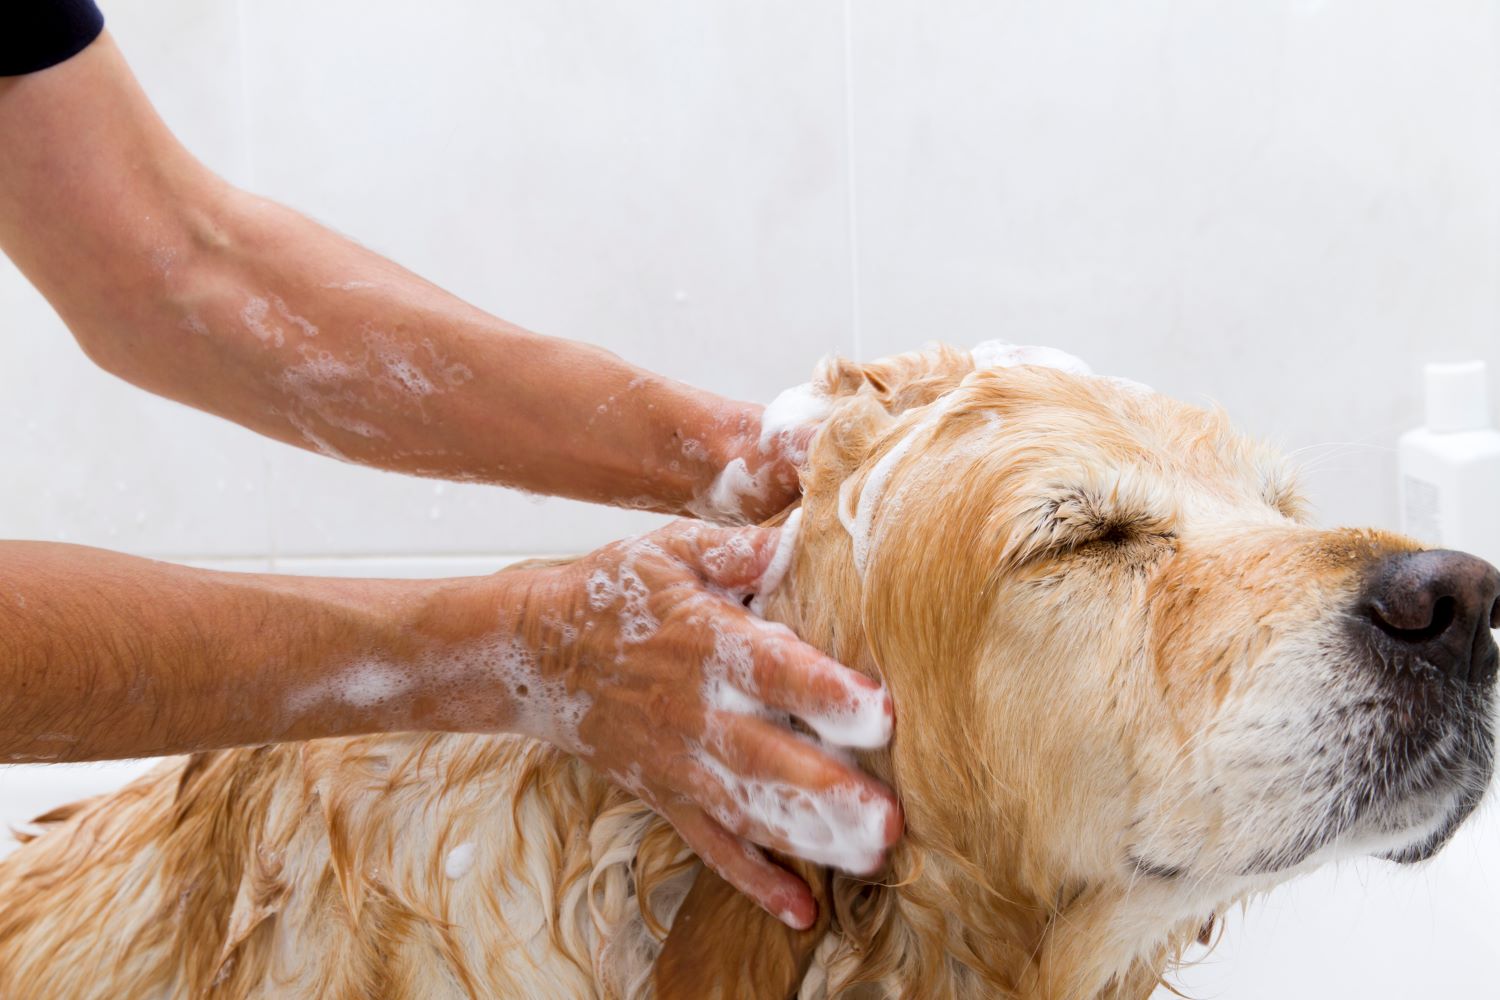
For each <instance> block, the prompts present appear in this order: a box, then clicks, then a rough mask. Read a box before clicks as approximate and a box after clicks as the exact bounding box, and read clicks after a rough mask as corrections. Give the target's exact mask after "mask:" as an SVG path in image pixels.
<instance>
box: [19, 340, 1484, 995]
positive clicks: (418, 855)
mask: <svg viewBox="0 0 1500 1000" xmlns="http://www.w3.org/2000/svg"><path fill="white" fill-rule="evenodd" d="M973 369H974V363H973V361H972V360H971V358H970V356H969V355H968V354H966V353H960V352H957V351H952V350H949V349H932V350H928V351H925V352H921V353H917V354H910V355H903V356H900V357H898V358H894V359H890V360H888V361H886V362H881V363H876V364H873V365H864V366H860V365H854V364H850V363H847V362H838V361H834V362H828V363H825V365H824V366H823V367H822V368H821V369H820V371H819V374H818V380H817V384H818V385H819V387H820V388H821V389H822V390H823V391H824V392H826V393H827V394H828V395H829V396H830V397H832V399H833V401H834V408H833V413H832V415H831V416H830V418H829V419H828V421H827V422H826V424H825V425H824V428H823V430H822V431H820V433H819V435H818V436H817V438H816V439H815V441H814V444H813V448H812V451H811V453H810V456H809V461H808V464H807V467H806V469H805V470H804V488H805V499H804V501H803V509H804V516H803V519H802V527H801V530H800V533H799V536H798V546H797V557H796V562H795V564H794V568H793V571H792V573H791V574H790V575H789V577H788V578H787V579H786V581H785V582H784V583H783V584H782V586H781V587H780V588H779V589H778V590H777V591H776V592H775V593H774V594H772V595H770V597H769V600H768V601H767V604H766V609H767V617H770V618H774V619H776V620H779V621H782V622H785V623H786V624H788V625H790V626H792V627H793V628H794V629H795V630H796V631H797V632H798V633H799V634H800V635H801V636H803V637H804V638H806V639H807V640H808V641H810V642H812V643H814V644H815V645H817V646H819V647H821V648H822V649H824V650H826V651H827V652H829V653H830V654H832V655H833V656H835V657H837V658H838V659H840V660H841V661H843V662H845V663H847V664H850V665H851V666H853V667H855V668H857V669H861V670H864V671H866V672H869V673H871V674H873V675H876V676H879V677H881V678H882V679H883V680H884V681H885V682H886V683H887V684H888V685H889V687H890V690H891V693H892V695H893V698H894V701H895V704H896V708H897V715H898V719H897V733H896V738H895V740H894V742H893V744H892V746H891V748H890V750H889V751H882V752H878V753H869V754H864V755H862V761H863V763H864V765H865V766H866V767H867V768H868V769H869V770H870V771H871V772H873V773H875V774H876V775H878V776H880V777H882V778H883V779H885V780H887V781H889V782H890V783H891V784H892V785H893V786H894V787H895V788H896V789H897V790H898V793H899V795H900V797H901V800H902V803H903V808H904V810H905V815H906V821H907V835H906V838H905V840H904V841H903V842H902V843H901V844H900V845H899V846H898V847H897V848H896V849H895V850H894V851H893V853H892V855H891V858H890V863H889V866H888V869H887V870H886V872H885V873H884V874H883V876H882V877H881V878H880V879H879V880H878V881H869V880H864V879H858V878H854V877H850V876H847V875H843V874H833V875H829V874H827V873H823V872H816V871H812V870H811V869H809V868H807V867H806V866H799V870H801V871H803V872H804V873H805V874H807V875H808V876H809V877H810V878H811V880H812V884H813V886H814V889H815V892H816V894H817V895H818V896H819V899H820V902H821V904H822V905H821V910H822V915H821V918H820V923H819V925H818V927H817V928H815V929H814V930H813V931H812V932H808V933H804V934H797V933H795V932H792V931H790V930H788V929H786V928H784V927H782V926H781V925H780V924H779V923H777V922H776V921H775V920H773V919H772V918H770V917H768V916H765V915H764V914H761V913H760V911H758V910H757V909H755V908H754V906H753V905H751V904H750V903H749V902H748V901H746V900H745V899H744V898H742V897H740V896H738V895H736V894H734V893H733V892H732V891H730V890H728V889H727V887H726V886H725V885H724V884H723V883H722V882H719V881H718V880H717V878H716V877H714V876H712V875H711V874H708V873H707V872H705V871H704V870H703V868H702V867H701V865H699V864H698V863H697V862H696V860H695V859H694V858H693V857H692V856H691V855H690V854H689V853H688V852H687V851H686V850H685V849H684V847H683V846H682V844H681V842H680V841H679V840H678V838H677V837H676V835H675V833H674V832H673V831H672V830H671V828H670V827H669V826H667V825H666V824H665V823H664V822H663V821H662V820H660V819H658V818H657V817H656V816H655V815H653V814H652V813H651V812H650V811H649V810H648V809H647V808H646V807H645V806H643V805H642V804H641V803H640V802H639V801H637V800H636V799H635V798H633V797H632V796H631V795H629V794H627V793H625V792H623V791H621V790H619V789H617V788H615V787H613V786H611V785H609V784H608V783H607V782H606V781H604V780H603V779H601V778H600V777H598V776H597V775H595V774H593V773H592V772H591V771H590V770H589V769H588V768H587V767H585V766H583V765H581V764H579V763H578V762H576V761H575V760H573V759H571V758H569V757H566V756H564V755H562V754H560V753H558V752H555V751H554V750H552V749H550V748H548V747H546V746H544V745H540V744H538V743H535V742H531V741H527V740H523V739H518V738H512V737H485V736H465V735H391V736H372V737H365V738H357V739H342V740H326V741H318V742H313V743H306V744H293V745H283V746H269V747H258V748H253V749H243V750H233V751H226V752H219V753H208V754H199V755H195V756H193V757H191V758H186V759H178V760H173V761H171V762H168V763H165V764H163V765H162V766H161V767H160V768H159V769H157V770H156V771H154V772H153V773H152V774H150V775H148V776H147V777H145V778H143V779H141V780H139V781H137V782H135V783H134V784H132V785H130V786H129V787H127V788H125V789H124V790H122V791H120V792H118V793H115V794H113V795H108V796H104V797H101V798H99V799H95V800H92V801H90V802H87V803H84V804H81V805H78V806H74V807H70V808H67V809H63V810H59V811H57V812H55V813H53V814H51V815H50V816H48V817H44V818H43V821H42V822H43V823H44V826H45V827H46V830H45V832H44V833H43V834H42V835H41V836H39V837H38V838H36V839H35V840H33V841H32V842H30V843H29V844H27V845H25V846H23V847H22V848H20V849H19V850H18V851H17V852H16V853H15V854H14V855H13V856H12V857H11V858H9V859H8V860H7V861H5V862H4V863H3V864H0V996H4V997H68V998H101V1000H102V998H109V1000H143V998H157V997H161V998H166V997H199V996H204V997H214V998H219V997H222V998H250V997H254V998H272V997H275V998H355V997H412V998H423V1000H428V998H445V997H490V996H504V997H513V996H533V997H562V996H591V995H605V996H639V995H644V994H649V993H652V992H655V993H657V994H658V995H661V996H675V997H703V996H711V995H723V996H786V995H789V994H797V995H800V996H803V997H823V996H829V995H861V996H863V995H871V996H902V997H906V996H934V997H958V996H972V997H996V996H999V997H1026V998H1053V1000H1080V998H1089V997H1096V998H1121V1000H1124V998H1142V997H1145V996H1147V995H1148V994H1149V993H1150V992H1151V991H1152V989H1153V988H1154V987H1155V986H1156V984H1157V983H1158V982H1159V980H1160V978H1161V976H1162V975H1163V974H1164V972H1165V971H1166V970H1167V969H1169V967H1170V966H1171V964H1172V962H1173V960H1174V959H1175V958H1176V957H1177V956H1179V955H1180V953H1181V952H1182V950H1183V948H1184V947H1185V946H1186V945H1187V944H1189V943H1190V942H1191V941H1193V940H1194V939H1195V938H1197V937H1198V936H1199V934H1200V932H1201V931H1202V930H1203V929H1204V928H1205V925H1206V924H1208V923H1210V922H1211V921H1212V918H1213V914H1214V913H1215V912H1216V911H1218V910H1219V909H1220V908H1221V907H1224V906H1226V905H1228V904H1230V903H1231V902H1232V901H1234V900H1236V899H1240V898H1243V897H1245V896H1246V895H1247V894H1249V893H1252V892H1256V891H1260V890H1263V889H1265V888H1268V887H1270V886H1271V885H1273V884H1275V883H1278V882H1280V881H1284V880H1285V879H1287V878H1289V877H1290V876H1291V875H1293V874H1295V873H1297V872H1300V871H1304V870H1306V869H1307V868H1309V867H1311V866H1313V865H1316V864H1320V863H1322V862H1324V861H1326V860H1328V859H1330V858H1332V857H1336V856H1341V855H1347V854H1355V853H1369V852H1372V851H1374V852H1395V853H1397V854H1401V855H1402V856H1403V857H1413V856H1422V855H1426V854H1429V853H1431V851H1433V850H1436V848H1437V847H1438V846H1440V844H1441V842H1442V841H1443V839H1445V837H1446V836H1447V835H1448V834H1449V833H1451V830H1452V827H1453V825H1455V823H1456V822H1457V820H1458V819H1460V818H1461V817H1462V815H1463V814H1464V813H1466V812H1467V810H1468V809H1469V808H1472V805H1473V802H1474V800H1475V798H1476V797H1477V795H1478V794H1479V792H1480V790H1481V789H1482V787H1483V785H1484V783H1485V781H1486V780H1487V777H1488V771H1489V752H1490V750H1489V746H1490V731H1489V724H1488V722H1487V721H1484V720H1486V719H1487V718H1488V708H1489V703H1488V697H1489V694H1488V692H1487V691H1486V692H1484V693H1483V694H1482V695H1480V694H1475V695H1474V698H1475V699H1476V702H1475V704H1473V705H1463V706H1458V707H1456V708H1454V709H1453V710H1452V712H1451V713H1450V714H1449V716H1444V720H1445V721H1444V722H1443V726H1445V727H1446V728H1445V729H1444V730H1443V734H1444V735H1442V737H1441V738H1440V739H1437V740H1436V742H1435V743H1434V745H1433V746H1432V747H1430V748H1429V750H1430V753H1428V754H1427V757H1424V758H1422V759H1418V755H1417V754H1415V752H1414V751H1411V750H1410V747H1409V746H1408V747H1407V750H1406V751H1403V753H1405V756H1403V757H1401V759H1400V760H1396V759H1395V758H1392V757H1390V754H1389V753H1388V752H1387V749H1386V747H1387V744H1389V743H1390V741H1391V740H1393V739H1395V736H1394V735H1393V734H1394V733H1395V731H1396V728H1397V722H1395V721H1394V720H1393V710H1392V708H1391V707H1390V706H1389V705H1387V704H1386V703H1385V702H1384V701H1382V698H1383V695H1382V694H1381V693H1380V690H1379V689H1378V688H1379V685H1378V683H1377V680H1376V679H1375V676H1374V675H1375V670H1374V666H1373V665H1372V663H1371V662H1369V661H1370V655H1369V653H1368V650H1366V649H1362V648H1361V647H1360V645H1359V643H1358V642H1357V641H1356V640H1355V639H1353V638H1350V632H1349V622H1348V618H1349V609H1350V608H1351V607H1352V606H1354V604H1355V602H1356V601H1357V599H1358V594H1359V590H1360V587H1361V585H1362V580H1363V578H1364V575H1365V573H1366V572H1367V570H1368V568H1369V567H1370V566H1371V565H1373V563H1374V562H1375V561H1376V560H1377V559H1379V558H1381V557H1382V556H1384V555H1387V554H1389V553H1393V552H1398V551H1405V550H1409V549H1411V548H1414V547H1415V546H1414V543H1412V542H1409V541H1407V540H1404V539H1401V538H1398V537H1394V536H1391V535H1388V534H1384V533H1381V532H1377V531H1362V530H1340V531H1324V530H1318V529H1316V528H1313V527H1310V526H1309V525H1307V524H1306V523H1305V520H1304V518H1303V513H1302V510H1301V505H1300V503H1299V501H1298V498H1297V493H1296V490H1295V488H1294V486H1293V484H1292V482H1291V480H1290V479H1289V478H1288V475H1287V473H1286V471H1285V470H1284V468H1283V466H1282V464H1281V462H1280V460H1279V459H1278V458H1277V457H1276V456H1275V455H1274V454H1273V453H1272V452H1270V451H1268V450H1266V449H1264V448H1262V447H1260V446H1257V445H1255V444H1252V443H1249V442H1247V441H1245V440H1243V439H1242V438H1240V437H1238V436H1236V435H1235V434H1233V433H1232V432H1231V431H1230V429H1229V427H1228V426H1227V424H1226V422H1225V420H1224V418H1223V417H1222V416H1221V415H1220V414H1218V413H1216V412H1209V411H1204V410H1201V409H1197V408H1194V407H1190V406H1187V405H1184V404H1181V403H1178V402H1176V401H1173V400H1170V399H1167V398H1165V397H1162V396H1159V395H1155V394H1151V393H1149V392H1142V391H1140V390H1138V389H1137V388H1133V387H1131V386H1129V385H1126V384H1123V383H1119V382H1116V381H1113V380H1108V379H1098V378H1089V377H1081V376H1076V375H1070V374H1065V373H1062V372H1058V371H1052V370H1047V369H1042V368H1035V367H1023V368H1008V369H997V370H985V371H974V370H973ZM935 401H937V402H936V403H935ZM883 458H885V459H886V461H885V463H884V465H882V464H881V460H882V459H883ZM886 472H889V473H891V476H890V479H889V481H888V482H885V483H884V487H883V489H881V488H880V485H879V484H878V483H877V485H876V486H875V487H872V488H871V489H869V490H866V489H865V488H864V487H865V486H866V483H867V481H868V480H869V479H870V477H871V476H872V474H874V475H875V476H876V478H877V479H879V478H880V477H881V476H883V475H884V473H886ZM861 503H864V504H868V505H871V506H870V507H869V508H867V510H866V512H865V517H863V518H861V517H860V516H859V509H858V508H859V507H860V505H861ZM875 505H878V507H877V506H875ZM872 511H874V512H875V516H871V512H872ZM866 523H867V524H868V525H869V526H870V528H871V539H870V546H869V549H868V558H867V559H866V560H865V561H864V566H863V572H861V571H860V570H859V569H858V568H856V566H855V565H854V560H853V559H852V558H851V531H850V530H848V528H846V524H847V525H848V526H849V527H852V528H853V529H854V533H858V532H859V531H860V530H862V527H863V526H864V525H865V524H866ZM1481 702H1482V703H1481ZM1391 752H1392V753H1393V752H1394V751H1391ZM1388 758H1389V759H1388ZM1428 758H1430V759H1428ZM1371 761H1374V762H1375V764H1371V763H1370V762H1371ZM1424 761H1425V762H1424ZM1376 765H1379V766H1378V767H1377V766H1376ZM1371 768H1374V770H1371ZM1423 768H1426V769H1427V770H1428V771H1441V772H1442V773H1444V774H1449V775H1453V774H1456V775H1457V777H1456V778H1453V779H1452V780H1449V781H1447V782H1446V783H1444V784H1441V785H1440V786H1439V784H1438V783H1436V781H1435V779H1430V777H1429V779H1422V778H1421V776H1420V774H1419V773H1418V772H1422V769H1423ZM1403 769H1404V770H1403ZM1422 773H1426V772H1422ZM1403 775H1405V776H1404V777H1403ZM465 843H472V844H473V845H475V860H474V864H473V867H472V869H471V870H468V871H467V872H466V873H465V872H462V871H458V872H455V873H454V874H456V875H457V877H450V876H449V875H448V874H445V870H444V869H445V861H446V860H447V859H448V858H449V854H450V852H451V851H452V850H453V849H454V848H455V847H457V846H458V845H460V844H465ZM461 867H462V866H460V868H461ZM663 941H665V944H664V943H663Z"/></svg>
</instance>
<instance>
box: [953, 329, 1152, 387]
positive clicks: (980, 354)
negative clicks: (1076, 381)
mask: <svg viewBox="0 0 1500 1000" xmlns="http://www.w3.org/2000/svg"><path fill="white" fill-rule="evenodd" d="M969 356H970V357H971V358H973V359H974V367H975V368H1017V367H1020V366H1022V365H1035V366H1037V367H1039V368H1055V369H1057V370H1058V371H1062V372H1067V373H1068V374H1069V375H1081V376H1086V377H1089V378H1098V379H1103V380H1104V381H1106V382H1109V383H1111V384H1113V385H1116V386H1118V387H1119V388H1121V389H1123V390H1125V391H1126V392H1130V393H1135V394H1138V395H1150V394H1151V393H1153V392H1154V391H1155V390H1153V389H1152V388H1151V387H1150V386H1149V385H1145V384H1143V383H1141V382H1137V381H1135V380H1134V379H1129V378H1122V377H1120V376H1118V375H1095V374H1094V370H1093V369H1092V368H1091V367H1089V365H1088V363H1087V362H1085V361H1084V360H1083V359H1082V358H1079V357H1076V356H1074V355H1072V354H1069V353H1068V352H1067V351H1060V350H1058V349H1057V348H1055V347H1039V346H1035V345H1019V344H1007V343H1005V342H1004V341H1001V340H986V341H985V342H984V343H982V344H979V345H977V346H976V347H975V348H974V349H973V350H972V351H970V352H969Z"/></svg>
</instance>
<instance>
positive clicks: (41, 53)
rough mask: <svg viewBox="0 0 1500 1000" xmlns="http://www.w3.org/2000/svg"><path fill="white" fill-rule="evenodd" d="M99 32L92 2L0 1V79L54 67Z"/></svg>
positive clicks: (98, 16) (99, 18)
mask: <svg viewBox="0 0 1500 1000" xmlns="http://www.w3.org/2000/svg"><path fill="white" fill-rule="evenodd" d="M103 30H104V15H103V14H101V13H99V8H98V7H96V6H95V5H94V0H0V76H20V75H21V74H22V73H35V72H36V71H37V70H39V69H46V68H47V67H48V66H55V65H57V64H58V63H60V62H62V61H63V60H64V59H70V58H72V57H73V56H76V55H77V54H78V53H80V52H82V51H83V50H84V48H86V47H87V46H88V44H89V42H92V41H93V40H94V39H96V38H98V37H99V32H101V31H103Z"/></svg>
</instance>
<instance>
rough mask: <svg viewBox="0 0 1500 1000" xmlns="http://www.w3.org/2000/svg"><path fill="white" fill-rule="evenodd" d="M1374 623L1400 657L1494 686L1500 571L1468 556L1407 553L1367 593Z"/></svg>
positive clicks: (1392, 559)
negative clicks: (1494, 632)
mask: <svg viewBox="0 0 1500 1000" xmlns="http://www.w3.org/2000/svg"><path fill="white" fill-rule="evenodd" d="M1365 605H1366V608H1367V609H1368V611H1369V613H1370V617H1371V620H1372V621H1373V622H1374V623H1375V625H1376V627H1377V628H1379V629H1380V631H1381V632H1383V633H1384V634H1385V635H1386V637H1387V638H1388V640H1389V642H1390V643H1391V645H1392V647H1393V652H1397V653H1398V654H1405V655H1401V657H1400V658H1401V660H1403V661H1408V662H1421V663H1425V664H1427V665H1428V666H1429V667H1431V668H1433V669H1436V670H1438V671H1440V672H1442V673H1443V674H1446V675H1447V676H1449V677H1451V678H1453V679H1454V680H1457V681H1464V682H1468V683H1471V684H1489V683H1490V682H1492V681H1493V680H1494V679H1495V670H1496V660H1497V655H1496V650H1495V640H1494V638H1493V637H1492V636H1491V635H1490V629H1493V628H1500V570H1497V569H1495V567H1493V566H1491V565H1490V564H1489V563H1487V562H1485V561H1484V560H1483V559H1480V558H1478V557H1476V556H1471V555H1469V554H1467V553H1464V552H1450V551H1447V550H1442V549H1440V550H1435V551H1430V552H1402V553H1399V554H1397V555H1392V556H1388V557H1386V559H1385V560H1384V561H1383V562H1381V563H1380V564H1379V565H1378V566H1376V567H1375V572H1374V574H1373V575H1372V576H1371V577H1370V582H1369V584H1368V586H1367V588H1366V591H1365Z"/></svg>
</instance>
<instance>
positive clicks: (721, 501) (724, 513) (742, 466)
mask: <svg viewBox="0 0 1500 1000" xmlns="http://www.w3.org/2000/svg"><path fill="white" fill-rule="evenodd" d="M765 495H766V484H765V483H764V482H762V481H761V479H760V477H759V476H756V475H754V474H752V473H751V472H750V467H749V466H748V465H747V464H746V463H745V460H744V459H743V458H736V459H735V460H734V461H732V462H730V463H729V464H728V465H726V466H724V468H723V469H722V470H720V472H719V474H718V475H717V476H715V477H714V481H713V483H712V484H711V485H710V486H709V488H708V492H707V493H705V494H704V495H703V496H701V497H699V498H697V499H696V500H694V501H692V502H691V503H689V504H688V505H687V509H688V510H689V511H691V512H692V513H694V514H697V515H698V516H699V517H702V518H704V519H706V520H709V521H719V522H723V523H728V524H744V523H745V521H746V517H745V500H746V499H756V500H759V499H763V498H764V497H765Z"/></svg>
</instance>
